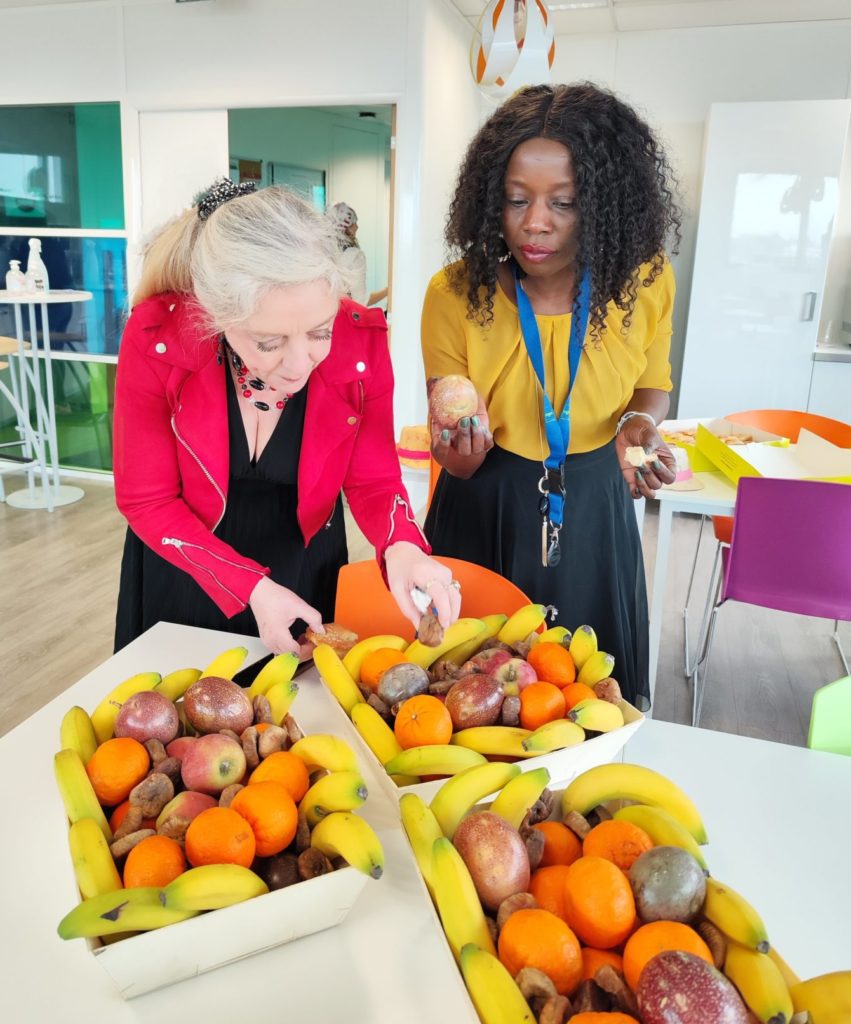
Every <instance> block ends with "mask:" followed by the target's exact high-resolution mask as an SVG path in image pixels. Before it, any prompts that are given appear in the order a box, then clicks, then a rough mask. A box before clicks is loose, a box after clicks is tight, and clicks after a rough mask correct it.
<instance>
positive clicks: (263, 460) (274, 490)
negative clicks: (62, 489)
mask: <svg viewBox="0 0 851 1024" xmlns="http://www.w3.org/2000/svg"><path fill="white" fill-rule="evenodd" d="M225 380H226V387H227V389H228V433H229V437H230V474H229V482H228V496H227V506H226V508H225V514H224V516H223V517H222V520H221V522H220V523H219V525H218V526H217V527H216V529H215V535H216V536H217V537H218V538H219V539H220V540H223V541H225V542H226V543H227V544H230V545H231V547H233V548H234V550H235V551H238V552H239V553H240V554H241V555H243V556H245V557H246V558H251V559H254V561H256V562H259V563H260V565H268V566H269V568H270V569H271V573H272V579H273V580H274V581H275V582H276V583H280V584H281V585H282V586H284V587H287V588H289V589H290V590H292V591H294V592H295V593H296V594H298V595H299V597H301V598H302V599H303V600H304V601H306V602H307V603H308V604H309V605H312V606H313V607H314V608H316V609H317V610H318V611H319V612H321V614H322V618H323V620H324V621H325V622H330V621H331V620H332V619H333V618H334V602H335V599H336V594H337V575H338V573H339V571H340V568H341V567H342V566H343V565H345V564H346V562H347V561H348V550H347V548H346V529H345V523H344V521H343V504H342V499H341V498H338V499H337V503H336V505H335V507H334V514H333V516H332V518H331V521H330V523H329V525H328V526H326V528H325V529H323V530H320V531H319V533H317V534H316V536H315V537H314V538H313V539H312V540H311V542H310V544H308V546H307V547H306V548H305V546H304V538H303V537H302V534H301V529H300V528H299V525H298V520H297V518H296V507H297V503H298V486H297V481H298V460H299V453H300V451H301V438H302V432H303V429H304V411H305V406H306V402H307V388H302V390H301V391H299V392H298V393H297V394H295V395H293V397H292V398H291V399H290V401H289V402H288V403H287V405H286V408H285V409H284V410H283V412H282V413H281V415H280V418H279V419H278V422H277V424H276V425H275V429H274V431H273V433H272V436H271V437H270V438H269V441H268V442H267V444H266V447H265V448H264V449H263V451H262V452H261V453H260V458H259V459H256V460H254V459H251V458H249V454H248V441H247V438H246V436H245V428H244V426H243V423H242V416H241V414H240V410H239V404H238V403H239V399H238V397H237V394H236V390H235V388H234V385H233V381H232V378H231V375H230V374H229V373H227V374H225ZM260 415H262V413H261V414H260ZM162 621H164V622H177V623H180V624H181V625H185V626H203V627H205V628H207V629H220V630H227V631H228V632H232V633H243V634H246V635H251V636H257V635H258V629H257V622H256V621H255V619H254V613H253V612H252V611H251V609H250V608H246V609H245V610H244V611H242V612H239V613H237V614H236V615H234V616H233V617H232V618H227V616H225V614H224V613H223V612H222V611H221V610H220V609H219V607H218V606H217V605H216V604H215V602H214V601H213V600H212V599H211V598H210V597H208V596H207V594H206V593H205V592H204V591H203V590H202V589H201V587H200V586H198V584H197V583H196V582H195V580H193V579H192V577H191V576H189V575H188V573H185V572H184V571H183V570H182V569H178V568H177V567H176V566H174V565H172V564H171V563H170V562H167V561H165V559H164V558H162V557H161V556H160V555H159V554H157V552H155V551H152V550H151V549H150V548H149V547H148V546H147V545H146V544H144V543H143V542H142V541H141V540H140V539H139V538H138V537H137V536H136V534H135V533H133V531H132V530H130V529H128V530H127V538H126V540H125V543H124V557H123V559H122V562H121V581H120V587H119V593H118V610H117V613H116V620H115V650H116V651H118V650H120V649H121V648H122V647H124V646H125V645H126V644H128V643H130V641H131V640H134V639H135V638H136V637H137V636H139V635H140V634H141V633H144V631H145V630H146V629H149V628H150V627H151V626H153V625H154V624H155V623H157V622H162ZM300 628H303V625H301V624H298V623H297V624H296V625H294V627H293V632H294V635H298V631H299V629H300Z"/></svg>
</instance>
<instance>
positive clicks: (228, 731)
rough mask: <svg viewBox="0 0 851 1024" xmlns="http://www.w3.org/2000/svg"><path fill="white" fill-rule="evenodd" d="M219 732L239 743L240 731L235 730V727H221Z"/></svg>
mask: <svg viewBox="0 0 851 1024" xmlns="http://www.w3.org/2000/svg"><path fill="white" fill-rule="evenodd" d="M218 732H219V733H220V734H221V735H222V736H229V737H230V738H231V739H232V740H235V741H236V742H237V743H239V733H236V732H234V731H233V729H219V730H218Z"/></svg>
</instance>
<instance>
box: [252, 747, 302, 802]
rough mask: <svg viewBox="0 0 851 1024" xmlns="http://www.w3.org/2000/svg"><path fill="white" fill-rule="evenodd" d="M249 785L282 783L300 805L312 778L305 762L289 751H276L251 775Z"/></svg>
mask: <svg viewBox="0 0 851 1024" xmlns="http://www.w3.org/2000/svg"><path fill="white" fill-rule="evenodd" d="M248 782H249V785H252V786H253V785H254V783H255V782H280V783H281V785H282V786H283V787H284V789H286V791H287V792H288V793H289V794H290V796H291V797H292V798H293V800H294V801H295V802H296V803H298V802H299V800H301V798H302V797H303V796H304V794H305V793H306V792H307V790H308V788H309V787H310V778H309V777H308V774H307V768H306V766H305V763H304V761H302V759H301V758H300V757H299V756H298V754H291V753H290V752H289V751H288V750H276V751H275V753H274V754H270V755H269V756H268V757H265V758H264V759H263V760H262V761H261V762H260V764H258V765H257V767H256V768H255V769H254V771H253V772H252V773H251V776H250V778H249V780H248Z"/></svg>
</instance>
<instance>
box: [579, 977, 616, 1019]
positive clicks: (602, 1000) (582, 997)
mask: <svg viewBox="0 0 851 1024" xmlns="http://www.w3.org/2000/svg"><path fill="white" fill-rule="evenodd" d="M608 1009H609V998H608V996H607V995H606V993H605V992H604V991H603V990H602V989H601V988H600V987H599V985H598V984H597V983H596V982H595V981H591V980H590V978H588V979H586V980H585V981H583V982H580V985H579V988H578V989H577V990H576V993H575V995H574V997H573V1010H574V1013H605V1012H606V1011H607V1010H608Z"/></svg>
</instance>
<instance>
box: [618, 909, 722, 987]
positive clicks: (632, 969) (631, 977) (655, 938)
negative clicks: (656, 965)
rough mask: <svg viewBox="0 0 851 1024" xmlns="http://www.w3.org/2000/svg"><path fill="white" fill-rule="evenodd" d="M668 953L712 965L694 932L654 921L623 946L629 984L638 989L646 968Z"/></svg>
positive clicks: (701, 940) (709, 955)
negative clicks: (699, 958)
mask: <svg viewBox="0 0 851 1024" xmlns="http://www.w3.org/2000/svg"><path fill="white" fill-rule="evenodd" d="M668 949H675V950H678V951H679V952H681V953H694V955H695V956H699V957H702V958H703V959H704V960H706V962H707V963H710V964H711V963H712V954H711V953H710V952H709V947H708V946H707V945H706V943H705V942H704V941H703V939H702V938H701V937H700V936H699V935H698V934H697V932H696V931H695V930H694V928H689V926H688V925H687V924H679V923H678V922H677V921H653V922H651V923H650V924H643V925H642V926H641V927H640V928H639V929H638V930H637V931H636V932H635V934H634V935H631V936H630V937H629V941H628V942H627V944H626V946H624V951H623V973H624V976H625V977H626V983H627V985H629V987H630V988H631V989H632V990H633V992H634V991H635V990H636V988H637V987H638V979H639V978H640V977H641V972H642V971H643V970H644V968H645V966H646V965H647V964H648V963H649V962H650V961H651V960H652V959H653V957H654V956H657V955H658V954H659V953H664V952H665V951H666V950H668Z"/></svg>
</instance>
